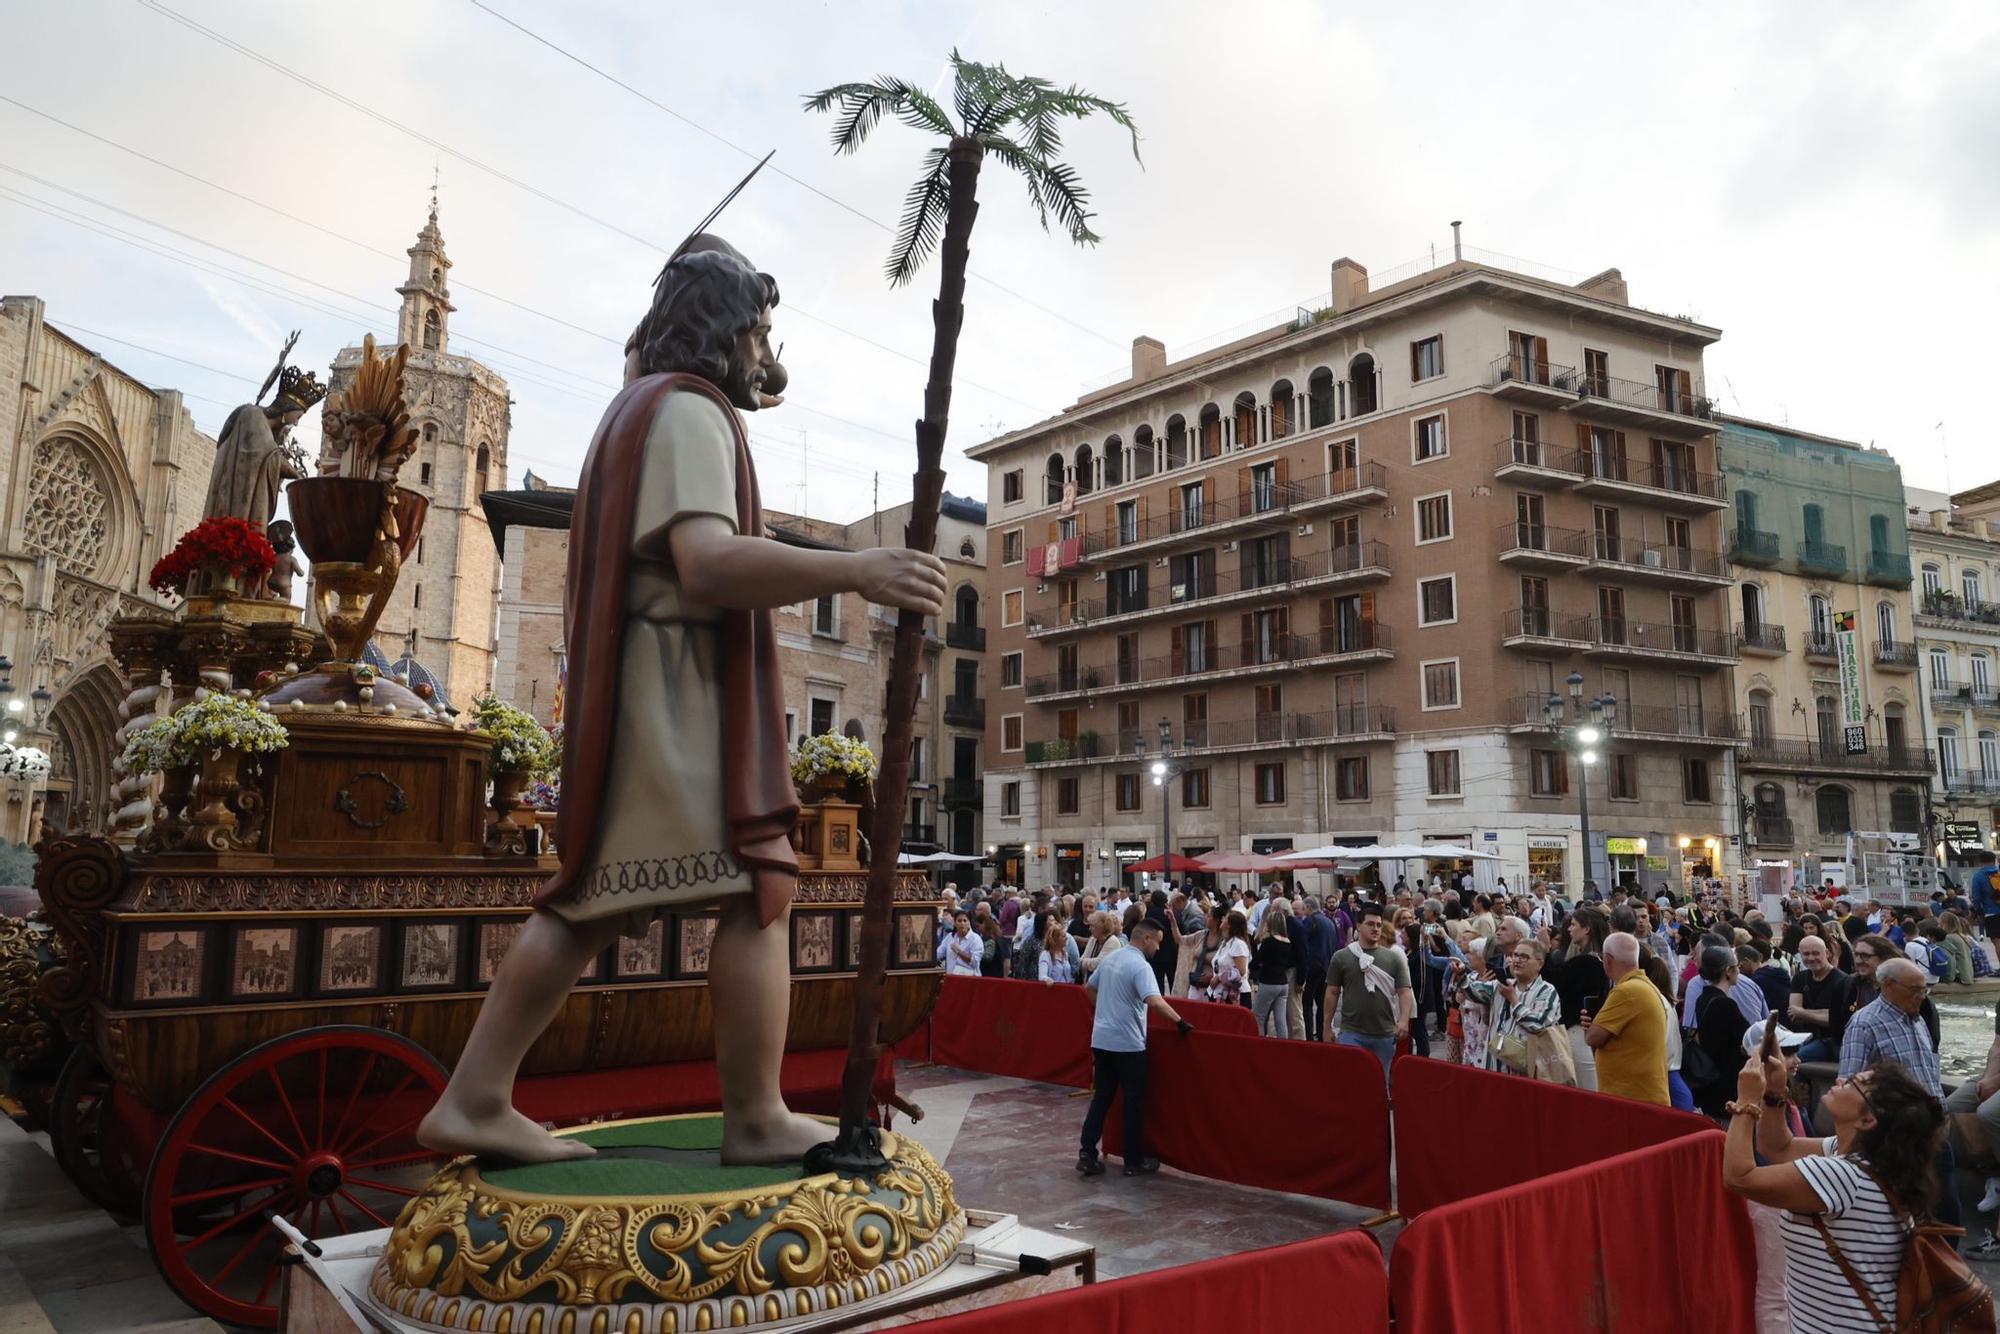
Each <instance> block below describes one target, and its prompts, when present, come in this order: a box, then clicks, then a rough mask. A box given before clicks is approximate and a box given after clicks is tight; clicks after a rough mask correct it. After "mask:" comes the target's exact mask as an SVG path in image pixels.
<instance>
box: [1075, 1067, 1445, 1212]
mask: <svg viewBox="0 0 2000 1334" xmlns="http://www.w3.org/2000/svg"><path fill="white" fill-rule="evenodd" d="M1146 1050H1147V1052H1148V1053H1149V1054H1150V1055H1151V1057H1152V1059H1151V1060H1150V1061H1148V1062H1147V1070H1146V1074H1147V1089H1146V1151H1147V1152H1148V1153H1150V1154H1152V1155H1153V1156H1154V1157H1156V1158H1158V1159H1159V1160H1160V1161H1161V1162H1163V1163H1165V1164H1167V1165H1168V1166H1169V1167H1176V1168H1179V1169H1180V1170H1181V1171H1183V1172H1193V1173H1195V1174H1196V1175H1198V1176H1205V1177H1214V1178H1215V1179H1216V1180H1218V1181H1229V1182H1234V1183H1236V1184H1237V1185H1242V1186H1259V1187H1262V1188H1263V1189H1265V1190H1284V1191H1291V1192H1293V1193H1294V1194H1298V1195H1317V1196H1320V1197H1321V1198H1323V1199H1329V1200H1341V1201H1344V1202H1346V1203H1348V1204H1359V1205H1364V1206H1366V1207H1368V1208H1371V1209H1387V1208H1388V1207H1389V1099H1388V1094H1387V1091H1386V1090H1385V1089H1384V1088H1383V1086H1382V1063H1381V1062H1380V1061H1377V1060H1376V1059H1375V1058H1374V1057H1373V1056H1371V1055H1370V1054H1368V1053H1367V1052H1365V1051H1362V1050H1360V1049H1359V1048H1356V1047H1337V1046H1332V1045H1329V1044H1326V1043H1320V1042H1286V1041H1280V1040H1279V1039H1276V1038H1257V1037H1239V1036H1235V1035H1231V1034H1214V1033H1204V1032H1202V1031H1201V1030H1200V1029H1196V1030H1195V1031H1194V1032H1193V1033H1191V1034H1189V1035H1188V1036H1187V1037H1186V1038H1185V1039H1183V1038H1178V1037H1162V1036H1159V1035H1157V1034H1156V1035H1155V1036H1154V1037H1153V1039H1152V1041H1151V1042H1149V1043H1148V1044H1147V1047H1146ZM1081 1115H1082V1113H1081V1111H1079V1113H1078V1116H1079V1119H1080V1118H1081ZM1277 1125H1286V1126H1310V1127H1311V1128H1312V1134H1311V1136H1310V1137H1309V1139H1308V1140H1300V1139H1298V1138H1297V1137H1295V1136H1292V1135H1288V1134H1284V1133H1279V1132H1276V1131H1272V1130H1271V1129H1270V1128H1271V1127H1273V1126H1277ZM1124 1128H1125V1127H1124V1113H1123V1111H1122V1110H1121V1109H1120V1108H1119V1107H1118V1106H1117V1105H1116V1104H1114V1106H1113V1109H1112V1112H1111V1115H1110V1117H1109V1118H1108V1119H1107V1120H1106V1121H1105V1127H1104V1148H1105V1151H1106V1152H1107V1153H1120V1152H1121V1151H1122V1142H1123V1139H1124ZM1454 1142H1456V1141H1454Z"/></svg>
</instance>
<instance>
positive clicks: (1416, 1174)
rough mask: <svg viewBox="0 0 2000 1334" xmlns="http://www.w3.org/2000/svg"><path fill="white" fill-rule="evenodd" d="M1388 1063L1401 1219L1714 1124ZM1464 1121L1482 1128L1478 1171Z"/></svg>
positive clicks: (1532, 1085)
mask: <svg viewBox="0 0 2000 1334" xmlns="http://www.w3.org/2000/svg"><path fill="white" fill-rule="evenodd" d="M1394 1069H1395V1086H1396V1208H1397V1209H1399V1210H1400V1211H1401V1212H1402V1214H1403V1216H1404V1217H1406V1218H1414V1217H1416V1216H1417V1215H1418V1214H1420V1213H1422V1212H1424V1210H1426V1209H1430V1208H1433V1207H1435V1206H1437V1205H1440V1204H1445V1203H1448V1202H1450V1201H1452V1200H1456V1199H1459V1198H1461V1197H1463V1196H1466V1195H1469V1194H1478V1193H1483V1192H1486V1191H1490V1190H1493V1189H1494V1188H1495V1187H1498V1186H1511V1185H1513V1184H1514V1183H1515V1182H1518V1181H1533V1180H1535V1179H1536V1178H1538V1177H1545V1176H1548V1175H1549V1174H1550V1173H1553V1172H1560V1171H1563V1170H1564V1169H1566V1168H1571V1167H1580V1166H1582V1165H1584V1164H1586V1163H1595V1162H1600V1161H1602V1160H1603V1159H1606V1158H1609V1157H1611V1156H1613V1155H1614V1154H1621V1153H1626V1152H1629V1151H1631V1150H1633V1149H1641V1148H1645V1147H1647V1146H1649V1145H1653V1144H1659V1143H1661V1142H1663V1141H1666V1140H1670V1139H1677V1138H1679V1137H1681V1136H1683V1135H1697V1134H1700V1133H1702V1132H1703V1131H1708V1130H1713V1129H1715V1123H1714V1122H1713V1121H1710V1120H1709V1119H1708V1118H1707V1117H1704V1116H1696V1115H1695V1114H1694V1113H1693V1112H1678V1111H1675V1110H1674V1109H1673V1108H1671V1107H1656V1106H1654V1105H1653V1104H1651V1103H1644V1102H1633V1101H1632V1100H1631V1099H1630V1098H1614V1097H1612V1096H1610V1095H1609V1094H1605V1093H1591V1092H1588V1091H1587V1090H1584V1089H1572V1088H1563V1087H1561V1086H1560V1085H1557V1084H1547V1083H1543V1082H1542V1081H1540V1080H1535V1079H1524V1078H1522V1077H1521V1076H1520V1075H1503V1074H1496V1073H1494V1072H1492V1071H1490V1070H1475V1069H1473V1068H1472V1067H1471V1066H1466V1065H1453V1064H1451V1063H1449V1062H1446V1061H1431V1060H1425V1059H1423V1058H1422V1057H1417V1056H1405V1057H1402V1058H1400V1059H1398V1060H1397V1062H1396V1064H1395V1068H1394ZM1467 1126H1477V1127H1479V1128H1480V1129H1479V1134H1478V1136H1477V1139H1478V1141H1479V1143H1480V1144H1481V1145H1482V1146H1483V1147H1482V1149H1481V1151H1480V1152H1479V1153H1478V1155H1477V1158H1476V1163H1477V1170H1468V1168H1469V1167H1470V1166H1471V1165H1472V1164H1471V1163H1470V1162H1469V1161H1468V1159H1467V1156H1466V1142H1465V1133H1466V1132H1465V1128H1466V1127H1467Z"/></svg>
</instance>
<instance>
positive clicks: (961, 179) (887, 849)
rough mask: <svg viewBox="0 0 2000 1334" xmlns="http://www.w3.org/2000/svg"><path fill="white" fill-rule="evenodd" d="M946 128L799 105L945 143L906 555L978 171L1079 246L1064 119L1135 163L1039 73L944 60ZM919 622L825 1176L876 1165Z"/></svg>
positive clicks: (903, 273)
mask: <svg viewBox="0 0 2000 1334" xmlns="http://www.w3.org/2000/svg"><path fill="white" fill-rule="evenodd" d="M951 69H952V105H953V109H954V110H955V111H956V112H957V119H956V120H955V121H954V120H953V119H952V117H951V115H949V114H948V113H947V112H946V111H945V109H944V107H943V106H941V105H940V104H939V103H938V102H937V100H936V99H934V98H932V97H931V96H930V95H929V94H927V93H925V92H924V91H923V90H922V89H921V88H918V87H917V86H916V85H914V84H911V83H906V82H904V81H903V80H901V79H888V78H882V79H876V80H875V81H874V82H872V83H843V84H838V85H836V86H834V87H832V88H828V89H826V90H824V91H823V92H818V93H814V94H812V95H811V96H810V97H808V98H806V108H807V110H809V111H832V112H836V113H837V114H838V115H839V117H840V120H839V123H838V124H836V125H835V127H834V131H833V146H834V149H835V151H836V152H840V153H852V152H854V151H855V150H856V149H858V148H860V147H861V145H862V144H863V143H864V142H866V140H867V138H868V135H869V133H870V132H871V131H872V130H874V128H875V127H876V125H878V124H880V123H881V120H882V116H883V114H884V113H885V112H886V113H888V114H889V115H892V116H894V117H895V118H896V119H897V120H900V121H902V122H903V123H904V124H905V125H908V126H910V127H911V128H913V129H917V130H924V131H927V132H929V133H931V134H934V135H936V136H938V137H939V138H940V139H943V140H944V141H945V142H944V143H943V144H942V145H939V146H936V147H933V148H932V149H931V150H930V151H929V152H927V153H926V154H925V155H924V173H923V175H922V177H920V178H919V179H918V181H917V183H916V184H915V185H913V186H911V187H910V193H909V196H908V198H907V199H906V201H905V202H904V205H903V219H902V224H901V226H900V227H898V228H897V231H896V243H895V245H894V246H893V247H892V248H891V249H890V252H889V262H888V266H887V271H888V276H889V281H890V283H891V284H892V285H894V286H898V287H900V286H902V285H903V284H904V283H907V282H909V281H910V279H911V278H913V277H915V276H916V272H917V270H918V269H919V268H921V267H922V266H923V263H924V261H925V260H926V259H928V258H929V257H930V254H931V252H932V251H933V250H936V249H937V248H938V243H939V241H940V240H942V242H943V246H944V259H943V264H942V267H941V270H940V272H939V275H938V295H937V300H936V301H935V302H934V303H932V306H931V324H932V329H933V332H932V337H931V360H930V376H929V379H928V380H927V381H926V382H925V384H924V415H923V416H922V417H921V418H919V419H918V421H917V472H916V479H915V497H914V500H913V502H912V504H911V506H910V522H909V526H908V527H907V528H906V529H905V530H904V535H903V540H904V543H905V544H906V545H907V546H909V547H910V548H911V549H912V550H916V551H929V550H931V548H932V547H934V546H936V545H937V525H938V505H939V502H940V500H941V499H942V497H943V494H944V467H943V463H942V460H943V457H944V437H945V428H946V423H947V419H948V417H949V415H950V412H951V377H952V368H953V366H954V364H955V363H956V362H957V360H958V335H959V330H960V328H961V327H962V326H963V324H964V320H965V306H964V301H965V269H966V258H967V255H968V254H969V252H970V248H971V243H972V223H973V219H974V218H975V217H976V216H977V215H978V212H979V205H978V202H977V192H978V187H979V168H980V165H981V163H983V162H984V161H985V160H986V159H987V158H988V157H991V158H993V159H994V160H995V161H996V162H999V163H1001V164H1002V165H1004V166H1006V167H1008V168H1010V169H1012V170H1013V171H1014V172H1016V173H1017V174H1019V175H1020V177H1021V178H1022V179H1023V180H1024V181H1025V182H1026V183H1027V186H1028V199H1029V202H1030V203H1032V204H1033V205H1034V209H1035V214H1036V216H1037V217H1038V218H1039V219H1040V220H1041V223H1042V228H1043V230H1045V231H1046V230H1048V228H1049V224H1050V220H1051V219H1052V218H1053V219H1054V221H1055V223H1056V225H1058V226H1060V227H1061V228H1062V229H1063V231H1064V232H1066V233H1067V234H1068V236H1069V239H1070V240H1071V241H1073V242H1075V243H1076V244H1078V245H1093V244H1095V243H1096V241H1097V239H1098V237H1097V234H1096V233H1095V232H1093V231H1091V229H1090V219H1091V214H1090V212H1089V211H1088V209H1087V208H1086V207H1085V206H1086V204H1087V203H1088V201H1089V198H1090V195H1089V192H1088V191H1086V190H1085V189H1084V188H1083V182H1082V181H1080V180H1079V179H1078V178H1077V174H1076V171H1075V169H1074V168H1072V167H1070V166H1069V165H1068V164H1067V163H1064V162H1062V161H1060V160H1059V159H1058V157H1057V154H1058V153H1060V152H1061V150H1062V122H1063V121H1064V120H1084V119H1087V118H1089V117H1091V116H1093V115H1100V114H1101V115H1104V116H1108V117H1110V118H1111V120H1113V121H1115V122H1116V123H1117V124H1119V125H1121V126H1123V127H1124V128H1125V129H1126V131H1127V132H1129V133H1130V134H1131V136H1132V156H1133V157H1134V158H1135V159H1136V158H1137V157H1138V156H1139V131H1138V127H1137V126H1135V125H1134V124H1133V123H1132V117H1131V116H1130V115H1129V114H1127V112H1126V110H1125V108H1124V107H1123V106H1122V105H1120V104H1118V103H1116V102H1110V101H1106V100H1105V99H1104V98H1101V97H1097V96H1094V95H1093V94H1090V93H1086V92H1084V91H1083V90H1082V89H1080V88H1075V87H1070V88H1058V87H1056V86H1055V85H1054V84H1052V83H1050V82H1049V81H1048V80H1046V79H1035V78H1027V77H1023V76H1019V75H1014V74H1009V73H1008V72H1007V70H1006V67H1005V66H1002V65H981V64H977V63H975V62H973V61H970V60H966V59H964V58H962V57H961V56H960V55H959V54H958V52H956V51H953V52H952V53H951ZM923 629H924V624H923V617H922V616H919V615H918V614H916V613H915V612H910V611H905V612H903V613H902V614H901V615H900V617H899V618H898V619H897V622H896V640H895V651H894V655H893V656H892V657H891V659H890V666H889V703H888V710H887V713H888V717H887V721H886V725H885V728H884V735H883V738H882V771H881V773H880V775H879V776H878V777H877V778H876V780H875V801H874V814H873V819H872V821H871V822H870V828H869V845H870V854H871V857H872V860H871V863H870V866H869V873H868V894H867V898H866V900H865V903H864V907H863V910H862V923H863V925H862V932H861V959H860V968H859V975H858V976H857V978H856V981H855V995H854V1032H853V1037H852V1040H851V1042H850V1044H849V1048H848V1057H847V1071H846V1077H845V1080H844V1082H843V1085H842V1088H841V1104H840V1138H839V1139H837V1140H835V1141H834V1142H833V1143H832V1144H831V1145H821V1146H820V1148H819V1149H818V1150H815V1155H816V1158H815V1159H809V1160H808V1161H809V1162H815V1161H816V1163H817V1164H818V1165H819V1166H820V1167H822V1168H824V1167H828V1166H831V1167H838V1168H841V1169H844V1170H849V1171H875V1170H880V1168H881V1167H883V1166H885V1165H886V1163H885V1160H884V1159H883V1158H882V1154H881V1148H880V1143H879V1138H878V1137H877V1136H876V1135H875V1134H874V1133H873V1131H872V1128H871V1127H870V1126H869V1125H868V1120H867V1113H868V1097H869V1086H870V1082H871V1081H872V1080H873V1078H874V1074H875V1065H876V1061H877V1059H878V1048H877V1043H878V1039H879V1037H880V1032H879V1030H880V1018H881V1011H882V988H883V978H884V975H885V974H886V972H887V970H888V964H889V924H890V911H891V907H892V905H893V903H894V900H895V886H896V859H897V854H898V852H899V851H900V849H901V847H902V818H903V811H904V809H905V804H904V803H905V798H906V796H907V794H908V791H909V785H910V733H911V723H912V718H913V715H914V713H915V710H916V699H917V673H918V671H919V670H920V668H921V661H922V659H921V654H922V648H923Z"/></svg>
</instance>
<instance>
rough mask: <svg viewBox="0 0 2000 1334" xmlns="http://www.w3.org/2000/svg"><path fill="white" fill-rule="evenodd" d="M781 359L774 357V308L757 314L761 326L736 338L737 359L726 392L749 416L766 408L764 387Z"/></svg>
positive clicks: (732, 364) (725, 388) (755, 326)
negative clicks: (772, 314)
mask: <svg viewBox="0 0 2000 1334" xmlns="http://www.w3.org/2000/svg"><path fill="white" fill-rule="evenodd" d="M776 361H777V358H776V357H774V356H772V355H771V308H770V307H769V306H766V307H764V308H763V309H762V310H761V311H759V312H757V322H756V323H755V324H753V325H751V326H750V327H749V328H748V329H745V330H744V331H743V332H742V333H740V334H738V335H737V336H736V348H735V355H734V356H732V357H730V359H729V379H728V382H727V383H726V384H724V385H723V386H722V392H723V393H724V394H726V395H728V397H729V401H730V402H731V403H734V404H735V405H736V406H737V407H739V408H741V409H742V410H743V411H745V412H755V411H756V410H757V409H758V408H759V407H760V406H762V400H761V399H760V398H759V397H758V393H759V391H760V390H761V389H763V387H764V377H765V376H766V375H767V374H769V372H770V369H771V366H772V364H773V363H775V362H776Z"/></svg>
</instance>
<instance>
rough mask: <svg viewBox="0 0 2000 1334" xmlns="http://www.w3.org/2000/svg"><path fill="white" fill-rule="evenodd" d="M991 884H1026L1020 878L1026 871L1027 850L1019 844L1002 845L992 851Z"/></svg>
mask: <svg viewBox="0 0 2000 1334" xmlns="http://www.w3.org/2000/svg"><path fill="white" fill-rule="evenodd" d="M992 857H993V883H994V884H996V885H1021V884H1025V883H1027V882H1026V881H1025V880H1024V879H1023V878H1022V877H1023V874H1024V873H1025V872H1026V871H1027V869H1028V850H1027V849H1026V848H1024V847H1022V846H1021V845H1020V844H1019V843H1002V844H1000V845H998V846H996V847H995V848H994V849H993V851H992Z"/></svg>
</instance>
